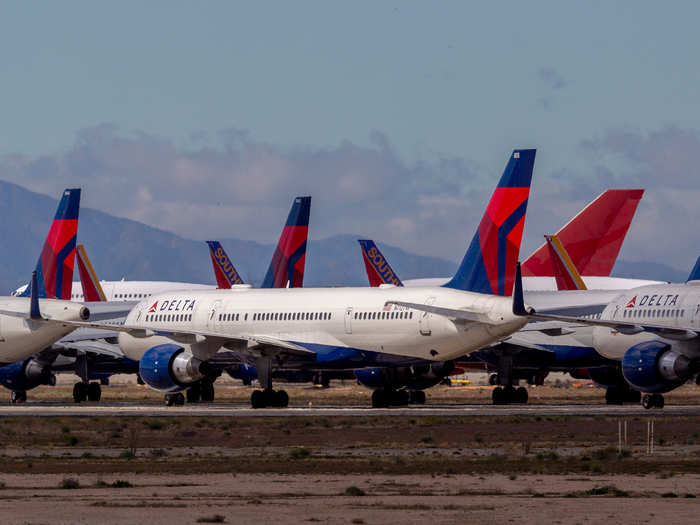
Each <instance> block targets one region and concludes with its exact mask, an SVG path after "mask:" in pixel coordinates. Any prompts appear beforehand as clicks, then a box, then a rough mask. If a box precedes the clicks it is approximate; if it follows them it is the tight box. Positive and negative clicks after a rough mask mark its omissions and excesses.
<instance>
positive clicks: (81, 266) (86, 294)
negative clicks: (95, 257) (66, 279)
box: [75, 244, 107, 302]
mask: <svg viewBox="0 0 700 525" xmlns="http://www.w3.org/2000/svg"><path fill="white" fill-rule="evenodd" d="M75 256H76V259H77V260H78V272H79V273H80V284H81V286H82V287H83V298H84V299H85V300H86V301H90V302H98V301H101V302H104V301H106V300H107V296H106V295H105V293H104V290H102V285H101V284H100V280H99V279H98V278H97V273H96V272H95V269H94V268H93V267H92V263H91V262H90V259H89V258H88V256H87V253H86V252H85V247H84V246H83V245H82V244H79V245H78V247H77V251H76V253H75Z"/></svg>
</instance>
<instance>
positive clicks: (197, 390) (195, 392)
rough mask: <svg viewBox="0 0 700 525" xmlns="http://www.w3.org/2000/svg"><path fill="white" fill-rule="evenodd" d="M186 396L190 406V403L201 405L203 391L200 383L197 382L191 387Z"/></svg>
mask: <svg viewBox="0 0 700 525" xmlns="http://www.w3.org/2000/svg"><path fill="white" fill-rule="evenodd" d="M185 395H186V397H187V404H188V405H189V404H190V403H199V400H200V399H201V398H202V389H201V387H200V383H199V381H197V382H196V383H194V384H193V385H192V386H191V387H189V388H188V389H187V392H185Z"/></svg>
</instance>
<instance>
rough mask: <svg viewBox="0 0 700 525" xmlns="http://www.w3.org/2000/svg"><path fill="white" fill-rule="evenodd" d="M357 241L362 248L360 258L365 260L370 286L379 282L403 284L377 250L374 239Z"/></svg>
mask: <svg viewBox="0 0 700 525" xmlns="http://www.w3.org/2000/svg"><path fill="white" fill-rule="evenodd" d="M357 242H359V243H360V248H361V249H362V259H363V260H364V261H365V270H367V279H369V285H370V286H379V285H380V284H395V285H396V286H403V283H402V282H401V279H399V277H398V275H396V273H395V272H394V270H393V269H392V268H391V266H389V261H387V260H386V258H385V257H384V255H383V254H382V252H380V251H379V248H377V245H376V244H374V241H372V240H370V239H358V240H357Z"/></svg>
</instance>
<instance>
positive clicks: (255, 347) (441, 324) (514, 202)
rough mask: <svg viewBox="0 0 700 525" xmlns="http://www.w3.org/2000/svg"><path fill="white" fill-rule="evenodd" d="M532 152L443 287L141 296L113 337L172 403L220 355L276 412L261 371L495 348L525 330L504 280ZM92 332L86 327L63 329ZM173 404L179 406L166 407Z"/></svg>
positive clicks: (520, 157)
mask: <svg viewBox="0 0 700 525" xmlns="http://www.w3.org/2000/svg"><path fill="white" fill-rule="evenodd" d="M534 160H535V150H515V151H514V152H513V154H512V155H511V157H510V159H509V161H508V164H507V166H506V169H505V172H504V174H503V176H502V177H501V180H500V183H499V184H498V187H497V188H496V190H495V191H494V195H493V197H492V199H491V201H490V203H489V205H488V207H487V209H486V212H485V214H484V216H483V218H482V220H481V223H480V225H479V227H478V229H477V232H476V234H475V236H474V238H473V240H472V242H471V244H470V246H469V248H468V250H467V252H466V254H465V256H464V259H463V261H462V263H461V265H460V266H459V268H458V270H457V273H456V274H455V276H454V277H453V279H452V280H451V281H450V282H448V283H446V284H445V285H444V286H442V287H425V288H421V287H412V288H399V287H394V286H389V287H386V286H382V287H379V288H315V289H314V288H296V289H267V290H260V289H259V290H254V289H251V288H250V287H248V286H246V285H237V286H233V287H232V288H231V289H230V290H211V291H191V292H178V293H166V294H158V295H153V296H152V297H150V298H148V299H147V300H144V301H141V302H140V303H139V304H137V305H136V306H135V307H134V308H133V309H132V311H131V312H130V313H129V315H128V316H127V319H126V322H125V324H124V326H121V327H109V328H115V329H116V330H118V331H120V332H121V333H120V335H119V343H120V346H121V348H122V350H123V351H124V353H125V355H127V356H128V357H129V358H131V359H134V360H139V363H140V364H139V366H140V375H141V377H142V379H143V380H144V381H145V382H146V383H147V384H148V385H149V386H151V387H152V388H154V389H156V390H159V391H163V392H168V393H176V394H175V396H179V397H182V394H179V392H180V391H181V390H184V389H186V388H187V387H188V385H191V384H192V383H194V382H196V381H198V380H200V379H201V378H202V377H205V376H206V375H208V374H209V373H211V365H210V363H209V360H211V359H212V358H213V357H214V355H215V354H216V353H217V352H218V351H219V350H220V349H226V350H230V351H233V352H237V353H239V354H241V355H244V356H248V357H250V358H252V359H254V360H255V362H256V368H257V371H258V377H259V380H260V382H261V385H263V386H264V390H262V391H260V390H258V391H255V392H254V393H253V395H252V396H251V403H252V405H253V406H254V407H263V406H270V405H277V406H286V405H287V403H288V396H287V394H286V392H284V391H279V392H275V391H274V390H273V389H272V379H271V368H272V365H273V362H274V363H275V365H276V366H278V365H281V364H285V365H286V364H289V363H295V362H296V363H301V364H305V365H307V366H308V365H309V364H314V365H316V366H319V365H321V366H324V364H325V365H327V366H328V368H348V369H350V368H356V367H358V366H359V367H364V366H377V365H391V364H403V363H410V362H421V363H423V362H425V360H430V361H444V360H447V359H451V358H454V357H458V356H461V355H464V354H465V353H468V352H470V351H472V350H474V349H476V348H481V347H483V346H485V345H488V344H491V343H493V342H495V341H498V340H500V339H502V338H504V337H507V336H508V335H509V334H511V333H513V332H515V331H517V330H518V329H520V328H521V327H522V326H524V325H525V324H526V321H527V320H526V319H522V318H520V317H518V316H515V315H514V314H513V305H512V299H511V298H510V297H509V296H510V294H511V291H512V288H513V279H514V271H515V265H516V261H517V256H518V252H519V248H520V242H521V240H522V231H523V227H524V221H525V214H526V210H527V202H528V196H529V191H530V182H531V178H532V170H533V166H534ZM73 324H75V325H80V326H93V327H101V328H103V327H102V326H101V325H99V324H95V323H78V322H76V323H73ZM178 402H179V401H178Z"/></svg>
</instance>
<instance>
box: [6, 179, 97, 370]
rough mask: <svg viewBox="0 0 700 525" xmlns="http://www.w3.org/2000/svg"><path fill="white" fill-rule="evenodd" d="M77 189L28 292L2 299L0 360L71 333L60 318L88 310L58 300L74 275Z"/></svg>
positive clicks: (63, 206)
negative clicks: (27, 295)
mask: <svg viewBox="0 0 700 525" xmlns="http://www.w3.org/2000/svg"><path fill="white" fill-rule="evenodd" d="M79 204H80V189H68V190H65V192H64V193H63V197H62V198H61V201H60V202H59V205H58V210H57V211H56V216H55V218H54V221H53V223H52V224H51V228H50V230H49V233H48V236H47V238H46V242H45V244H44V247H43V249H42V251H41V255H40V256H39V261H38V263H37V269H36V270H35V271H34V272H33V274H32V286H31V294H30V296H29V297H2V298H0V365H1V366H5V365H9V364H11V363H14V362H16V361H19V360H21V359H24V358H25V357H27V356H30V355H32V354H34V353H36V352H39V351H40V350H42V349H44V348H45V347H47V346H49V345H51V344H52V343H54V342H55V341H57V340H59V339H60V338H61V337H63V336H65V335H67V334H69V333H70V332H72V331H73V330H75V327H74V326H72V325H66V324H62V323H61V321H81V320H82V321H85V320H87V319H88V318H89V317H90V311H89V310H88V308H86V307H85V306H84V305H82V304H77V303H73V302H70V301H66V300H58V299H43V298H42V299H39V297H40V296H41V297H61V296H64V295H67V293H68V290H69V287H70V283H71V281H72V278H73V261H74V257H73V255H74V251H75V242H76V233H77V229H78V209H79Z"/></svg>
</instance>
